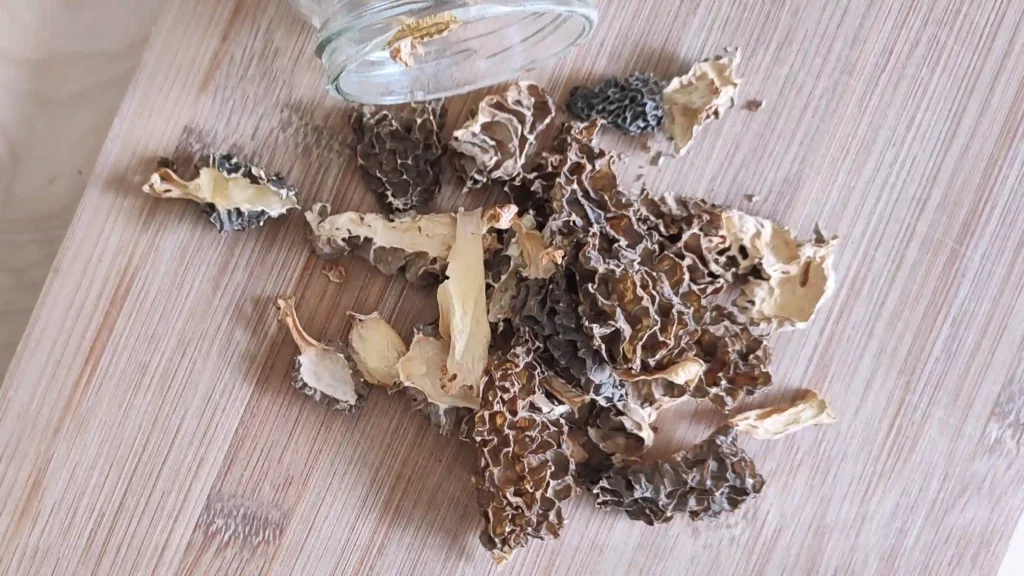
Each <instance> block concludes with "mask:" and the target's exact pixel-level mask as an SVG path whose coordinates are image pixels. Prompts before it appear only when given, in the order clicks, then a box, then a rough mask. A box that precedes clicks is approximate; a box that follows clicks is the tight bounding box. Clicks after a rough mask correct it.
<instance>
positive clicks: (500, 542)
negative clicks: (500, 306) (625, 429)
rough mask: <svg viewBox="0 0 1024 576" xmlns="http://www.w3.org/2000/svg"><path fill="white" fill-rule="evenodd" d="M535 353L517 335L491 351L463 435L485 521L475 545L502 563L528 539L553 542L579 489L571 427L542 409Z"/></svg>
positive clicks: (531, 345)
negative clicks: (475, 458) (472, 453)
mask: <svg viewBox="0 0 1024 576" xmlns="http://www.w3.org/2000/svg"><path fill="white" fill-rule="evenodd" d="M537 350H538V347H537V345H536V342H534V341H533V340H532V339H531V338H530V337H529V336H528V335H526V334H525V333H520V334H518V335H517V336H516V338H515V340H514V341H513V342H512V343H511V345H510V346H509V347H507V348H505V349H501V350H498V351H497V352H495V354H494V356H493V357H492V360H491V362H490V367H489V369H488V376H487V380H486V382H485V384H484V391H483V399H482V401H481V406H480V410H479V411H478V412H477V413H476V414H475V415H474V416H473V418H472V419H470V420H467V422H466V426H465V428H464V430H463V437H464V438H465V439H467V440H469V441H472V442H474V443H475V444H476V447H477V452H478V454H479V457H480V459H479V468H478V471H477V472H476V473H475V474H474V475H473V484H474V485H475V487H476V495H477V505H478V506H479V507H480V514H481V516H482V517H483V520H484V528H483V530H482V531H481V533H480V542H481V543H482V544H483V546H484V548H485V549H487V550H488V551H489V552H490V553H491V557H492V558H493V559H494V561H495V562H497V563H499V564H501V563H504V562H505V561H507V560H508V559H509V558H510V557H511V556H512V554H513V552H515V550H517V549H519V548H522V547H523V546H526V545H527V544H528V543H529V541H530V540H531V539H541V540H545V539H552V538H557V537H558V536H559V535H560V534H561V531H562V528H563V526H564V524H565V517H564V514H563V512H562V503H563V502H565V501H566V500H568V499H569V498H571V497H572V496H573V494H575V492H576V487H575V485H574V483H573V472H574V470H573V469H574V464H573V458H572V455H571V451H572V448H571V446H570V444H569V439H568V429H567V426H566V423H565V421H564V420H562V419H561V418H558V417H556V416H552V415H551V413H550V412H548V411H547V410H546V409H545V407H544V402H543V401H542V400H543V395H542V394H541V390H540V381H541V379H542V378H543V377H544V370H543V368H542V367H541V366H540V364H538V363H537V362H536V360H535V358H534V354H536V352H537Z"/></svg>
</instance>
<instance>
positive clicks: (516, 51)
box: [295, 0, 597, 104]
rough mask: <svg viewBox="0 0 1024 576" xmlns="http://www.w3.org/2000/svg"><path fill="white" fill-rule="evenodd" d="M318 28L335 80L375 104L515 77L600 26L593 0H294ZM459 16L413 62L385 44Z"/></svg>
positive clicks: (339, 88)
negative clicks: (406, 31)
mask: <svg viewBox="0 0 1024 576" xmlns="http://www.w3.org/2000/svg"><path fill="white" fill-rule="evenodd" d="M295 1H297V2H300V3H302V2H305V3H307V4H310V3H311V5H310V6H308V7H300V9H301V10H303V12H304V14H305V16H306V17H307V19H309V20H310V21H311V22H312V23H313V24H314V25H317V24H318V23H319V25H318V26H317V28H318V33H319V42H318V43H317V47H316V55H317V57H319V58H320V59H321V60H322V61H323V64H324V68H325V70H326V73H327V79H328V88H329V89H330V91H331V92H332V93H333V94H335V95H337V96H340V97H342V98H346V99H348V100H353V101H357V102H365V103H372V104H394V103H400V102H409V101H420V100H430V99H434V98H438V97H446V96H451V95H453V94H458V93H462V92H466V91H469V90H473V89H476V88H480V87H484V86H489V85H492V84H496V83H498V82H501V81H504V80H509V79H511V78H514V77H515V76H516V75H518V74H519V73H520V72H521V71H522V70H524V69H526V68H532V67H536V66H539V65H541V64H543V63H545V62H546V61H548V60H551V59H553V58H556V57H557V56H559V55H561V54H563V53H565V52H566V51H567V50H568V49H569V48H571V47H573V46H575V45H577V44H579V43H580V42H582V41H583V40H584V39H585V38H586V37H587V36H588V35H589V34H590V33H591V31H592V30H593V28H594V25H595V24H596V20H597V10H596V8H594V6H593V3H592V0H333V1H331V0H316V1H313V2H311V0H295ZM432 17H434V18H444V19H445V20H446V21H450V22H452V23H454V25H453V26H451V28H450V30H446V31H445V32H444V33H443V34H440V35H438V36H434V37H429V38H427V39H426V40H424V41H423V42H422V43H421V44H418V45H416V47H415V49H416V53H415V54H413V60H412V62H411V63H402V62H399V61H396V60H395V59H393V58H392V57H391V55H389V54H388V50H386V47H389V46H388V43H389V42H390V41H392V40H393V39H394V38H395V37H396V33H398V32H399V30H400V29H402V28H403V26H405V27H409V26H415V23H417V22H421V21H423V20H424V19H429V18H432Z"/></svg>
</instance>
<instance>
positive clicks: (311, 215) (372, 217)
mask: <svg viewBox="0 0 1024 576" xmlns="http://www.w3.org/2000/svg"><path fill="white" fill-rule="evenodd" d="M329 213H330V210H329V208H328V206H327V205H326V204H316V205H314V206H313V208H312V209H311V210H309V211H308V212H306V221H307V222H309V226H310V229H311V241H312V243H313V249H314V251H315V252H316V253H317V254H319V255H321V256H344V255H347V254H350V253H353V252H355V253H356V254H358V255H360V256H362V257H363V258H365V259H367V260H368V261H369V262H370V263H371V264H373V265H374V266H376V267H377V268H378V269H379V270H380V271H381V272H384V273H385V274H392V275H393V274H398V273H399V272H401V273H403V274H404V275H405V277H406V279H407V280H409V281H410V282H413V283H416V284H426V283H431V282H436V281H437V280H438V279H439V278H440V276H441V275H442V274H443V273H444V269H445V268H446V267H447V265H448V255H449V253H450V252H451V250H452V246H453V245H454V244H455V229H456V227H455V224H456V217H455V215H454V214H423V215H418V216H407V217H396V218H391V219H389V218H387V217H385V216H382V215H380V214H360V213H358V212H343V213H341V214H335V215H333V216H330V215H329Z"/></svg>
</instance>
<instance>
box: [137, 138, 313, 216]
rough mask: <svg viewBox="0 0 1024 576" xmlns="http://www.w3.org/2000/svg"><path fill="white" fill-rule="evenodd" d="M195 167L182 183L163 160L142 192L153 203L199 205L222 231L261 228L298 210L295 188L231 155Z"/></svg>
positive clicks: (213, 156) (209, 157) (211, 158)
mask: <svg viewBox="0 0 1024 576" xmlns="http://www.w3.org/2000/svg"><path fill="white" fill-rule="evenodd" d="M196 168H198V170H199V174H198V175H197V176H196V178H195V179H193V180H185V179H183V178H182V177H181V176H179V175H178V173H177V172H176V171H175V170H176V168H175V166H174V163H173V162H171V161H170V160H167V159H163V160H161V161H160V164H159V166H158V168H157V170H156V172H154V173H153V175H152V176H151V177H150V179H149V182H147V183H146V185H145V186H143V187H142V191H143V192H145V193H146V194H149V195H150V196H153V197H156V198H161V199H184V200H191V201H193V202H197V203H199V204H201V205H202V206H203V210H204V211H205V212H206V213H207V214H209V217H210V222H212V223H213V225H214V226H216V227H217V230H218V231H220V232H241V231H244V230H248V229H250V228H253V227H256V226H262V225H263V224H264V223H265V222H266V221H267V220H269V219H271V218H277V217H278V216H282V215H284V214H285V213H287V212H288V211H289V210H293V209H296V208H298V207H299V203H298V201H297V200H296V190H295V187H294V186H289V185H288V184H286V183H285V181H284V177H283V176H281V175H280V174H267V173H266V172H265V171H264V170H263V169H261V168H258V167H256V166H252V165H249V164H246V163H244V162H241V161H239V160H237V159H236V158H235V157H234V156H232V155H230V154H221V155H217V154H209V155H207V156H206V157H204V158H203V159H202V160H200V162H198V163H197V164H196Z"/></svg>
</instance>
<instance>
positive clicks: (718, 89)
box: [664, 52, 740, 156]
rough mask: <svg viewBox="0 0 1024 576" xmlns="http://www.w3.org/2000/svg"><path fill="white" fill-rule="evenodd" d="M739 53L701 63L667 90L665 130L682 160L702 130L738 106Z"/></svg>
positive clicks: (675, 80) (676, 79)
mask: <svg viewBox="0 0 1024 576" xmlns="http://www.w3.org/2000/svg"><path fill="white" fill-rule="evenodd" d="M739 60H740V54H739V52H734V53H730V54H727V55H725V56H722V57H718V58H714V59H711V60H707V61H704V62H700V63H698V64H696V65H694V66H693V68H691V69H690V71H689V72H688V73H687V74H685V75H683V76H680V77H678V78H675V79H674V80H672V82H670V83H669V85H668V87H667V88H665V92H664V98H665V111H666V119H665V130H666V131H667V132H668V134H669V136H670V137H671V138H672V140H673V141H674V142H675V147H676V153H677V154H679V156H682V155H683V154H685V153H686V151H687V150H688V149H689V148H690V144H692V143H693V139H694V138H695V137H696V136H697V133H698V132H700V129H701V128H702V127H703V126H704V125H705V124H706V123H707V122H708V121H710V120H717V119H719V118H721V117H722V114H723V113H724V112H725V111H726V110H728V109H729V108H732V107H733V106H734V105H735V104H736V92H737V90H738V89H739V86H740V80H739V79H738V78H736V76H735V73H734V71H733V67H734V66H735V65H736V64H737V63H738V62H739Z"/></svg>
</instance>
